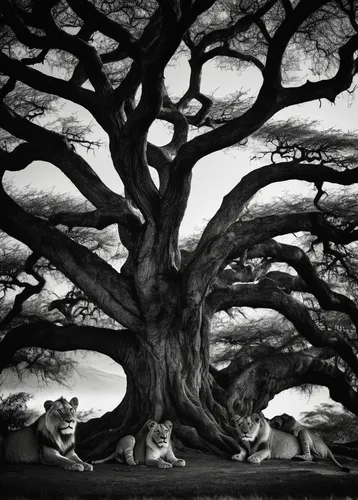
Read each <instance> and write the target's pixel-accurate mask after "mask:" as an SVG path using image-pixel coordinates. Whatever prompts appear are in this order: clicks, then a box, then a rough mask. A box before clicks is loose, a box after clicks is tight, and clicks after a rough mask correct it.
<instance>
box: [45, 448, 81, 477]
mask: <svg viewBox="0 0 358 500" xmlns="http://www.w3.org/2000/svg"><path fill="white" fill-rule="evenodd" d="M41 463H43V464H45V465H58V466H59V467H62V468H63V469H65V470H72V471H77V472H83V471H84V470H85V467H84V464H83V463H82V462H81V463H78V462H74V461H72V460H70V459H68V458H66V457H64V456H62V455H61V454H60V453H59V452H58V451H57V450H54V449H53V448H49V447H48V446H44V447H43V448H42V453H41Z"/></svg>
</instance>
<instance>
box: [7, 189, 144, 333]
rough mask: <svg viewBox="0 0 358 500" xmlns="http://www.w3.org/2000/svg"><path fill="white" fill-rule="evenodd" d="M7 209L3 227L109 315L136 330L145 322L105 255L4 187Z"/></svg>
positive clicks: (131, 290)
mask: <svg viewBox="0 0 358 500" xmlns="http://www.w3.org/2000/svg"><path fill="white" fill-rule="evenodd" d="M0 200H1V203H2V206H3V208H4V209H5V211H4V214H6V215H4V216H3V217H1V220H0V229H2V230H3V231H5V232H6V233H7V234H8V235H10V236H12V237H14V238H16V239H18V240H19V241H22V242H23V243H25V244H26V245H27V246H28V247H29V248H31V249H32V250H33V251H34V252H35V253H37V254H38V255H42V256H44V257H45V258H47V259H48V260H49V261H50V262H51V263H52V264H53V265H55V266H56V267H57V269H58V270H59V271H61V272H62V273H63V274H64V275H65V276H67V277H68V278H69V279H70V280H71V281H72V282H73V283H74V284H75V285H76V286H77V287H78V288H80V289H82V290H86V293H87V295H88V297H89V298H90V299H91V300H92V301H93V302H95V303H96V304H98V306H99V307H101V309H102V310H103V311H104V312H105V313H106V314H108V316H110V317H112V318H113V319H116V320H117V321H118V318H119V317H120V321H121V323H122V324H123V325H124V326H126V327H128V328H131V329H133V330H135V331H142V330H143V324H142V320H141V318H140V314H139V311H138V307H137V305H136V302H135V292H134V290H133V287H132V286H131V285H130V284H129V283H128V282H127V280H126V279H125V278H124V277H123V276H121V275H119V274H118V273H117V271H116V270H115V269H113V268H112V267H111V266H110V265H109V264H107V263H106V262H105V261H104V260H103V259H101V258H100V257H99V256H97V255H96V254H95V253H92V252H91V251H90V250H88V249H87V248H86V247H84V246H83V245H80V244H78V243H76V242H75V241H73V240H71V239H70V238H68V237H67V236H66V235H65V234H63V233H62V232H61V231H59V230H57V229H56V228H55V227H54V226H53V225H52V224H50V223H49V222H47V221H45V220H42V219H40V218H37V217H35V216H33V215H31V214H29V213H26V212H25V211H24V210H23V209H22V208H21V207H19V206H18V205H17V204H16V203H15V202H14V201H13V200H12V199H11V198H10V197H9V196H8V195H7V194H6V193H5V192H4V191H3V190H1V191H0Z"/></svg>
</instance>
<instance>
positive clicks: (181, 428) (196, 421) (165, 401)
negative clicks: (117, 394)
mask: <svg viewBox="0 0 358 500" xmlns="http://www.w3.org/2000/svg"><path fill="white" fill-rule="evenodd" d="M163 337H164V338H163ZM129 358H130V359H128V360H127V363H126V364H127V368H126V375H127V391H126V394H125V397H124V399H123V401H122V402H121V403H120V405H119V406H118V407H117V408H116V409H115V410H113V411H112V412H109V413H107V414H105V415H104V416H103V417H102V418H100V419H93V420H91V421H89V422H87V423H85V424H80V425H79V429H78V450H79V452H80V453H82V454H83V455H84V456H86V458H88V459H93V458H100V457H103V456H105V455H106V454H109V453H110V452H111V451H113V447H114V446H115V443H116V442H117V440H118V439H119V438H120V437H122V436H124V435H126V434H136V432H137V431H138V430H139V429H140V428H141V427H142V426H143V424H144V423H145V422H146V421H147V420H148V419H154V420H156V421H158V422H161V421H164V420H167V419H169V420H171V421H172V422H173V426H174V427H173V439H174V440H175V441H176V444H177V446H187V447H191V448H197V449H200V450H203V451H207V452H210V451H211V452H215V453H216V454H227V455H232V454H233V453H234V452H235V451H236V450H237V449H238V445H237V443H236V441H235V438H234V435H235V434H234V429H233V428H232V427H231V426H230V417H229V415H228V412H227V409H226V408H225V406H224V405H223V404H222V403H223V401H224V400H225V399H226V397H225V394H224V393H225V391H224V389H222V388H220V387H219V386H218V385H217V384H216V382H215V381H214V379H213V378H212V376H211V374H210V373H209V364H208V353H207V346H205V345H203V344H202V343H201V340H200V338H199V336H198V338H197V339H196V341H195V342H192V341H190V339H188V337H187V334H185V333H184V332H182V331H178V330H175V329H173V330H171V331H168V332H167V335H164V336H163V332H161V336H160V337H159V336H158V341H157V342H151V343H149V342H148V341H147V340H143V341H139V342H138V344H137V346H136V348H135V349H133V351H132V353H131V354H130V356H129ZM214 389H215V390H214ZM214 393H215V398H214V396H213V394H214ZM220 400H221V403H220V402H219V401H220Z"/></svg>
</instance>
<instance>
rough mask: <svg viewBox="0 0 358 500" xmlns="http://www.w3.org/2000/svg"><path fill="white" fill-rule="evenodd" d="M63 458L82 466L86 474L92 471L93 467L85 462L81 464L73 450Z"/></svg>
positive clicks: (81, 461)
mask: <svg viewBox="0 0 358 500" xmlns="http://www.w3.org/2000/svg"><path fill="white" fill-rule="evenodd" d="M65 458H68V459H69V460H72V461H73V462H76V463H78V464H81V465H83V468H84V470H85V471H86V472H92V471H93V465H91V464H88V463H87V462H83V460H81V459H80V457H79V456H78V455H77V453H76V452H75V451H74V450H72V451H70V453H68V454H67V455H66V457H65Z"/></svg>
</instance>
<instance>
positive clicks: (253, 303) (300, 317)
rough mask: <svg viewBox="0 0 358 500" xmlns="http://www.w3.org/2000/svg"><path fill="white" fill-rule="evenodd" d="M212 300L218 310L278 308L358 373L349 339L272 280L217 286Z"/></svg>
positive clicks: (317, 344) (308, 336)
mask: <svg viewBox="0 0 358 500" xmlns="http://www.w3.org/2000/svg"><path fill="white" fill-rule="evenodd" d="M268 281H269V280H268ZM208 301H209V302H210V303H211V306H212V307H213V309H214V310H216V311H218V310H222V309H224V310H226V309H229V308H230V307H254V308H262V307H264V308H269V309H273V310H275V311H278V312H279V313H281V314H282V315H283V316H285V317H286V318H287V319H288V320H289V321H291V323H292V324H293V325H294V326H295V328H296V330H297V331H298V332H299V333H300V334H301V335H302V337H304V338H305V339H306V340H308V342H310V343H311V344H312V345H313V346H315V347H329V348H331V349H334V350H335V351H336V352H337V354H339V355H340V356H341V358H342V360H343V361H345V362H346V363H347V364H348V366H349V367H350V368H351V370H352V371H353V372H354V373H355V374H356V375H358V359H357V356H356V353H355V351H354V349H353V348H352V347H351V345H350V344H349V343H348V342H347V341H346V339H345V338H344V337H342V336H341V335H340V334H339V333H338V332H328V331H326V332H325V331H322V330H320V329H319V328H318V327H317V326H316V324H315V322H314V321H313V320H312V318H311V316H310V314H309V312H308V310H307V309H306V307H305V306H304V305H303V304H302V303H301V302H299V301H297V300H295V299H293V298H292V297H290V296H289V295H287V294H286V293H284V292H283V291H282V290H281V289H280V288H278V287H276V286H275V285H274V283H273V282H272V281H271V282H270V283H267V282H264V283H262V282H261V283H259V284H258V285H251V284H250V285H235V286H232V287H231V288H230V289H221V290H220V289H216V290H214V291H213V292H211V294H210V296H209V297H208Z"/></svg>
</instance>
